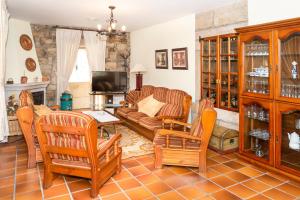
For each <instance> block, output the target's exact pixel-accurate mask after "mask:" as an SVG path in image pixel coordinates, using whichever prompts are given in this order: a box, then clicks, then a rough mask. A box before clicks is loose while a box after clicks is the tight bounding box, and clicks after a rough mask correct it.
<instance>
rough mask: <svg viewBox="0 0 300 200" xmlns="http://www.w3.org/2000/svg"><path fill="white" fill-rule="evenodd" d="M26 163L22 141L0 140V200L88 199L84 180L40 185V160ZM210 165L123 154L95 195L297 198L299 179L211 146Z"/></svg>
mask: <svg viewBox="0 0 300 200" xmlns="http://www.w3.org/2000/svg"><path fill="white" fill-rule="evenodd" d="M26 164H27V152H26V146H25V144H24V142H23V141H22V140H21V141H19V142H16V143H11V144H9V145H0V199H25V200H26V199H30V200H34V199H56V200H58V199H62V200H63V199H80V200H81V199H90V197H89V187H90V184H89V181H88V180H86V179H80V178H75V177H68V176H58V177H57V178H56V179H55V181H54V183H53V186H52V187H50V188H49V189H47V190H43V189H42V187H41V184H42V181H43V165H42V164H40V165H38V166H37V167H36V168H34V169H27V167H26ZM208 166H209V167H208V173H207V175H206V176H203V175H199V174H198V172H197V169H196V168H185V167H164V168H163V169H154V165H153V155H147V156H141V157H136V158H131V159H127V160H124V161H123V169H122V172H121V173H120V174H117V175H115V176H114V177H113V178H111V179H110V180H109V181H108V182H107V183H106V184H105V185H104V186H103V187H102V188H101V190H100V193H99V195H98V197H97V198H96V199H103V200H123V199H135V200H138V199H143V200H144V199H145V200H152V199H162V200H181V199H203V200H206V199H217V200H218V199H220V200H235V199H251V200H264V199H278V200H289V199H300V183H298V182H295V181H292V180H289V179H288V178H286V177H283V176H280V175H278V174H274V173H270V172H267V171H266V170H264V169H261V168H258V167H255V166H253V165H251V164H249V163H246V162H244V161H242V160H240V159H238V158H237V156H236V154H229V155H225V156H222V155H219V154H217V153H215V152H212V151H209V153H208Z"/></svg>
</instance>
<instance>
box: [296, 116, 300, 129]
mask: <svg viewBox="0 0 300 200" xmlns="http://www.w3.org/2000/svg"><path fill="white" fill-rule="evenodd" d="M295 128H296V129H298V130H300V119H299V118H298V119H295Z"/></svg>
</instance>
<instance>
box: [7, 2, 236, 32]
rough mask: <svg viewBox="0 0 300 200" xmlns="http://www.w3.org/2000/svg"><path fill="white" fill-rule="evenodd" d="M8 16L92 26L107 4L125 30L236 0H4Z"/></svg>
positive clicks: (101, 18)
mask: <svg viewBox="0 0 300 200" xmlns="http://www.w3.org/2000/svg"><path fill="white" fill-rule="evenodd" d="M6 1H7V6H8V10H9V12H10V14H11V16H12V17H14V18H18V19H23V20H27V21H30V22H32V23H37V24H48V25H65V26H78V27H92V28H94V27H96V25H97V24H98V23H101V24H102V25H104V24H105V22H106V20H107V18H108V16H109V9H108V6H109V5H115V6H116V7H117V8H116V10H115V12H114V14H115V17H116V19H117V20H118V24H119V25H123V24H124V25H126V26H127V28H128V30H129V31H132V30H137V29H140V28H143V27H147V26H151V25H154V24H158V23H162V22H165V21H168V20H171V19H175V18H179V17H182V16H184V15H188V14H191V13H200V12H205V11H208V10H211V9H213V8H217V7H221V6H224V5H227V4H231V3H234V2H236V1H238V0H6Z"/></svg>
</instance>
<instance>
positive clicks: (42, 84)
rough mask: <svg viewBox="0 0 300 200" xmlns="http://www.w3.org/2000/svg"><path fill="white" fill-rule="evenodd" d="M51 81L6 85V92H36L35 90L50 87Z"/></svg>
mask: <svg viewBox="0 0 300 200" xmlns="http://www.w3.org/2000/svg"><path fill="white" fill-rule="evenodd" d="M49 83H50V82H49V81H45V82H36V83H26V84H21V83H16V84H5V90H6V91H22V90H35V89H39V90H41V89H44V88H46V87H47V86H48V85H49Z"/></svg>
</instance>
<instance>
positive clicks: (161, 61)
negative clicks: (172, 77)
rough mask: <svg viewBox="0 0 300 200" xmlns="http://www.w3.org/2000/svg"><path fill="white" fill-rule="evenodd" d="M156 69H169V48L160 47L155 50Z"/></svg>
mask: <svg viewBox="0 0 300 200" xmlns="http://www.w3.org/2000/svg"><path fill="white" fill-rule="evenodd" d="M155 66H156V69H168V49H160V50H156V51H155Z"/></svg>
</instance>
